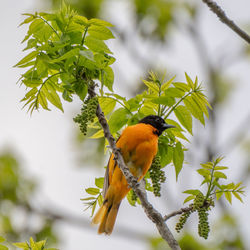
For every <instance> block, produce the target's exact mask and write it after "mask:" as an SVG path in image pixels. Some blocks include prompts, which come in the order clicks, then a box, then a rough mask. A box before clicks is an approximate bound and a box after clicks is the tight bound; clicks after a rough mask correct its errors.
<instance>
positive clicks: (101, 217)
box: [92, 192, 121, 235]
mask: <svg viewBox="0 0 250 250" xmlns="http://www.w3.org/2000/svg"><path fill="white" fill-rule="evenodd" d="M109 193H110V192H107V195H106V197H105V199H104V202H103V204H102V206H101V207H100V209H99V210H98V212H97V213H96V215H95V216H94V218H93V220H92V224H100V225H99V229H98V233H99V234H101V233H105V234H108V235H109V234H111V233H112V231H113V228H114V225H115V220H116V216H117V212H118V209H119V206H120V203H121V200H119V202H116V201H115V199H114V195H109Z"/></svg>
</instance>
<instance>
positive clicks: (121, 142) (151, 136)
mask: <svg viewBox="0 0 250 250" xmlns="http://www.w3.org/2000/svg"><path fill="white" fill-rule="evenodd" d="M172 127H174V126H172V125H169V124H167V123H165V121H164V120H163V119H162V118H161V117H159V116H155V115H150V116H146V117H145V118H143V119H142V120H140V121H139V123H138V124H136V125H132V126H128V127H127V128H125V129H124V131H123V132H122V134H121V136H120V137H119V139H118V140H117V142H116V146H117V148H120V150H121V153H122V156H123V159H124V162H125V164H126V165H127V166H128V168H129V170H130V172H131V173H132V174H133V175H134V176H136V177H137V178H138V181H140V180H141V179H142V178H143V177H144V176H145V174H146V173H147V171H148V170H149V168H150V166H151V164H152V161H153V159H154V157H155V155H156V153H157V150H158V137H159V136H160V135H161V134H162V132H163V131H164V130H165V129H167V128H172ZM129 190H130V187H129V186H128V183H127V181H126V179H125V177H124V175H123V174H122V172H121V170H120V168H119V167H118V166H117V163H116V161H115V160H114V155H113V154H111V156H110V158H109V162H108V166H107V169H106V173H105V178H104V187H103V197H104V201H103V204H102V206H101V207H100V209H99V210H98V212H97V213H96V215H95V217H94V218H93V220H92V223H93V224H100V226H99V229H98V233H99V234H101V233H106V234H111V233H112V231H113V228H114V224H115V220H116V215H117V212H118V209H119V206H120V203H121V201H122V199H123V198H124V197H125V196H126V194H127V193H128V191H129Z"/></svg>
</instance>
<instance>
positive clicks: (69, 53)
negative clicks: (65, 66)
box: [50, 48, 80, 63]
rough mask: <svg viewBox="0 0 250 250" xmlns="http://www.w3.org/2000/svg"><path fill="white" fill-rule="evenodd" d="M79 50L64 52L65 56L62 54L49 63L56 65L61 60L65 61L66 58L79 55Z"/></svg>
mask: <svg viewBox="0 0 250 250" xmlns="http://www.w3.org/2000/svg"><path fill="white" fill-rule="evenodd" d="M79 52H80V49H79V48H75V49H71V50H70V51H68V52H66V53H65V54H63V55H62V56H60V57H58V58H56V59H54V60H51V61H50V63H56V62H60V61H62V60H65V59H67V58H70V57H73V56H76V55H79Z"/></svg>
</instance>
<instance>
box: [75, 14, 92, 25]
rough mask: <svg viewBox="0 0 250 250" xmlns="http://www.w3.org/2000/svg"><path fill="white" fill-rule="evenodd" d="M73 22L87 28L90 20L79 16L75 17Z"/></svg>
mask: <svg viewBox="0 0 250 250" xmlns="http://www.w3.org/2000/svg"><path fill="white" fill-rule="evenodd" d="M73 21H74V22H76V23H78V24H81V25H83V26H87V25H88V22H89V21H88V19H87V18H86V17H84V16H79V15H75V16H74V18H73Z"/></svg>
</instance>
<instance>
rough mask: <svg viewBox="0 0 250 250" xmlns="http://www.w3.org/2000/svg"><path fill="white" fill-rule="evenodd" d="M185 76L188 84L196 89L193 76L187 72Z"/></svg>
mask: <svg viewBox="0 0 250 250" xmlns="http://www.w3.org/2000/svg"><path fill="white" fill-rule="evenodd" d="M185 77H186V81H187V84H188V85H189V86H190V87H191V88H192V89H194V83H193V81H192V80H191V78H190V77H189V75H188V74H187V73H186V72H185Z"/></svg>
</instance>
